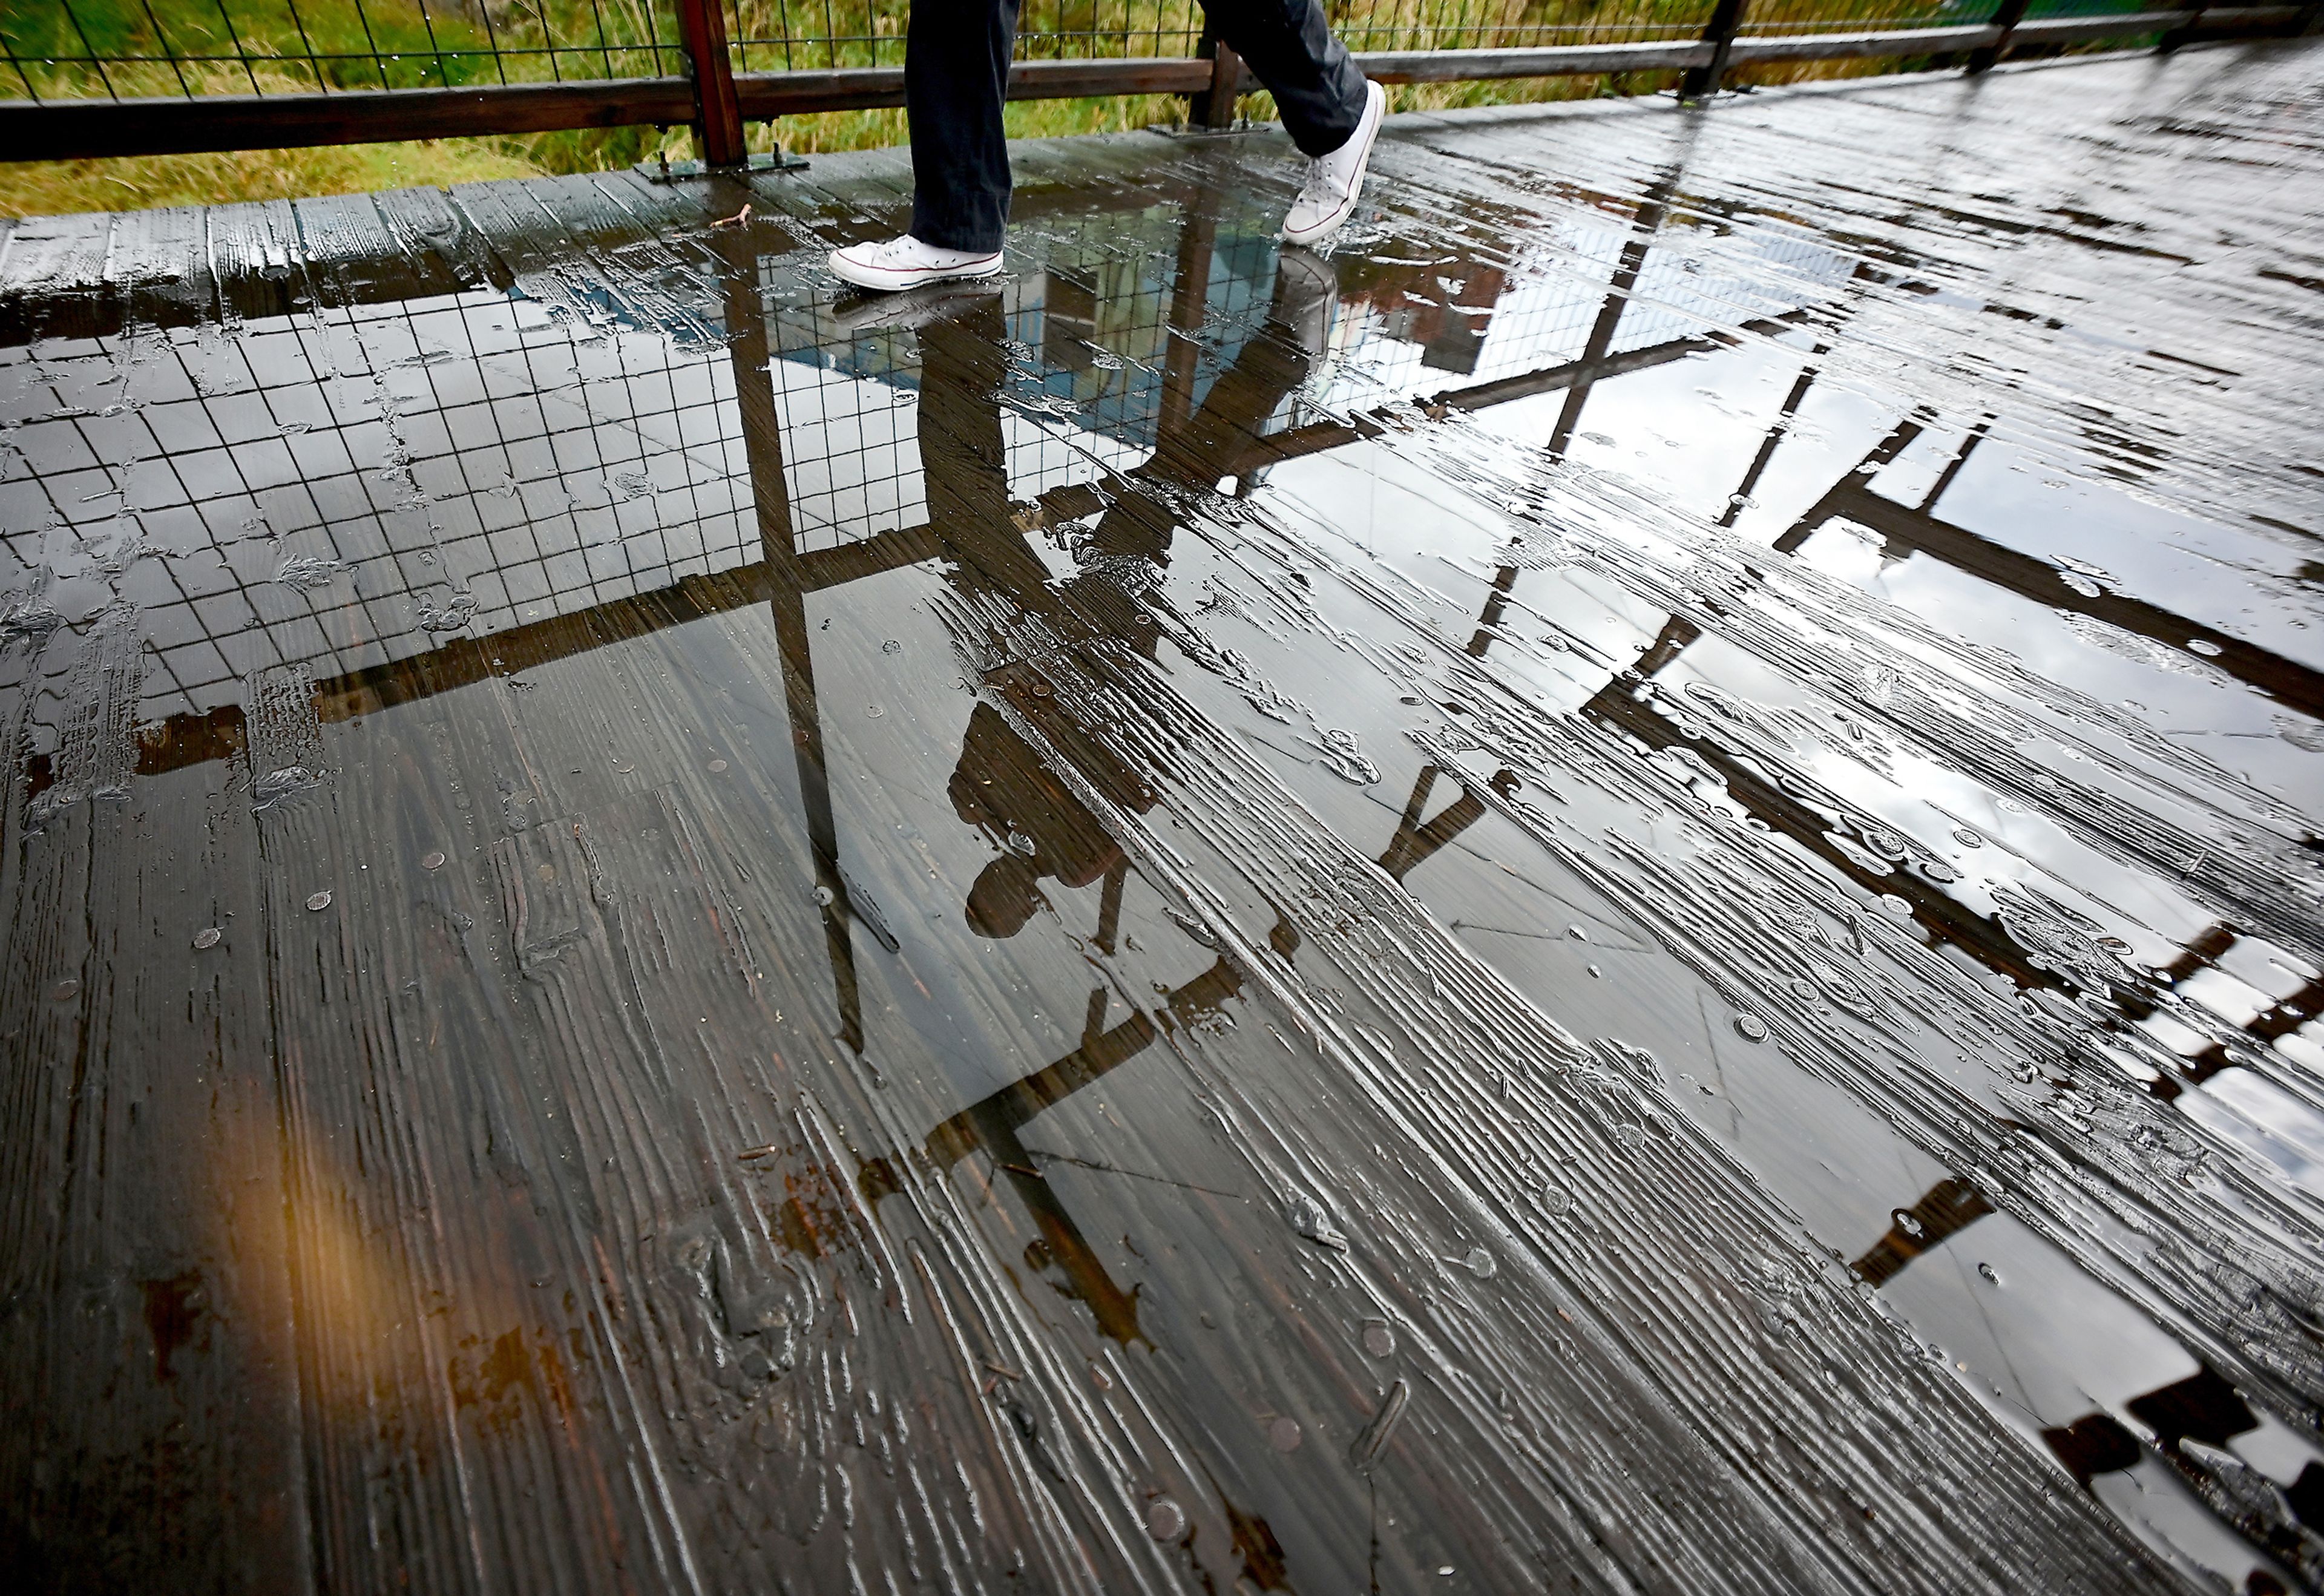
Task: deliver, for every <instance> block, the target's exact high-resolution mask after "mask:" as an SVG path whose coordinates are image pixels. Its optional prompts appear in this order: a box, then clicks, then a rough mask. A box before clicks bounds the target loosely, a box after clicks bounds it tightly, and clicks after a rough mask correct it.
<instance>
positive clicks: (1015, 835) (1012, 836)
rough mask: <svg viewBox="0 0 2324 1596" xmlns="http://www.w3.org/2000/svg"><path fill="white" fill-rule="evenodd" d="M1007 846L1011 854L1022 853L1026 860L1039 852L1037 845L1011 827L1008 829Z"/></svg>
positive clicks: (1038, 845)
mask: <svg viewBox="0 0 2324 1596" xmlns="http://www.w3.org/2000/svg"><path fill="white" fill-rule="evenodd" d="M1008 845H1009V851H1010V853H1022V854H1023V855H1024V856H1025V857H1026V858H1028V859H1030V858H1031V857H1032V856H1033V855H1034V854H1035V853H1038V852H1039V851H1040V844H1037V843H1036V842H1035V841H1034V840H1033V839H1032V838H1031V837H1028V836H1027V835H1025V834H1024V833H1023V832H1021V831H1019V830H1018V829H1017V828H1016V827H1015V826H1010V828H1009V844H1008Z"/></svg>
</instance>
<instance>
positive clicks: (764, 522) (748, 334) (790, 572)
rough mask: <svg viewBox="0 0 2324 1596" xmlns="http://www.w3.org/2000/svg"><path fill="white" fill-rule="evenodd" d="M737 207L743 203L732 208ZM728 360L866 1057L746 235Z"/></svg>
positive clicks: (819, 872) (821, 866) (836, 965)
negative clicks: (731, 371) (731, 366)
mask: <svg viewBox="0 0 2324 1596" xmlns="http://www.w3.org/2000/svg"><path fill="white" fill-rule="evenodd" d="M738 203H739V202H738ZM719 247H720V254H721V255H722V257H723V258H724V265H725V271H724V280H725V281H724V295H725V305H724V309H725V316H726V334H727V345H726V348H727V354H728V357H729V359H730V360H731V361H732V363H733V370H734V405H735V409H736V411H738V412H739V414H740V416H741V418H742V448H743V452H744V454H745V455H746V457H748V458H749V461H750V466H751V498H752V503H754V504H755V506H756V507H757V510H758V515H759V543H760V549H761V558H763V559H764V560H765V562H766V568H767V582H768V586H770V587H771V588H772V589H773V590H774V597H773V600H772V605H771V607H772V609H773V612H774V622H775V640H776V654H777V656H778V660H779V663H780V665H781V668H782V673H783V703H784V707H785V709H786V710H787V711H788V715H789V719H790V727H791V752H792V755H793V757H794V758H795V760H796V761H797V762H798V784H799V806H800V807H801V808H802V809H803V810H804V811H805V813H806V819H807V845H808V846H809V847H810V848H811V849H812V850H813V851H814V853H815V879H816V903H817V904H818V905H819V906H820V907H821V909H822V911H823V929H824V937H825V942H826V943H827V944H828V945H829V947H828V952H829V956H830V959H831V979H832V986H833V988H834V995H835V998H836V999H837V1001H838V1005H839V1035H840V1039H841V1040H842V1041H844V1042H845V1043H846V1044H847V1046H848V1047H851V1048H853V1050H854V1051H856V1052H858V1053H861V1052H862V1050H863V1001H862V995H861V993H860V992H858V991H857V988H856V983H855V944H854V938H853V935H852V932H851V929H850V927H852V925H853V918H854V911H853V905H851V904H850V903H849V901H848V897H847V882H846V881H845V879H844V877H843V876H842V875H841V874H840V871H839V831H838V826H837V823H836V822H835V820H834V819H833V817H832V812H831V772H830V770H828V769H827V768H826V767H825V764H824V757H823V717H822V715H821V713H820V711H819V710H818V708H817V706H816V694H815V654H814V647H813V642H812V639H811V635H810V633H809V632H808V630H807V582H806V577H805V574H804V573H803V572H802V571H801V570H800V568H799V560H798V539H797V536H796V534H795V533H794V531H793V530H792V526H791V501H790V489H789V486H788V484H787V483H786V482H785V481H784V479H783V438H782V420H781V418H780V416H779V415H778V414H777V413H776V411H775V376H774V371H775V364H774V359H773V355H772V351H771V349H770V346H769V344H768V340H767V318H766V310H765V307H764V305H763V304H762V302H761V300H760V297H759V253H758V251H757V250H756V249H754V248H752V246H751V244H750V243H749V239H748V230H747V229H745V230H742V231H740V232H735V233H733V234H731V235H728V237H727V238H726V240H725V241H724V242H723V243H722V244H721V245H720V246H719Z"/></svg>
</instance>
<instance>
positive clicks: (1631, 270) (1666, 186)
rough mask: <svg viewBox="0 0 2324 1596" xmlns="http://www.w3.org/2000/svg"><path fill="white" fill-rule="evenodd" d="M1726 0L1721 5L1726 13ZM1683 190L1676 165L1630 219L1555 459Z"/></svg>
mask: <svg viewBox="0 0 2324 1596" xmlns="http://www.w3.org/2000/svg"><path fill="white" fill-rule="evenodd" d="M1725 4H1726V0H1721V5H1722V8H1723V6H1724V5H1725ZM1677 187H1678V169H1677V168H1676V167H1675V166H1674V167H1673V168H1672V169H1671V170H1670V171H1667V172H1665V174H1664V175H1663V176H1662V177H1660V178H1658V179H1656V180H1655V184H1654V186H1653V187H1652V188H1650V189H1647V190H1646V198H1644V199H1641V200H1640V201H1639V202H1638V209H1637V215H1636V216H1634V217H1631V220H1630V236H1629V237H1628V239H1626V240H1625V241H1624V242H1623V244H1622V258H1621V259H1620V260H1618V261H1617V262H1616V263H1615V264H1614V275H1613V276H1612V277H1611V278H1609V280H1608V281H1607V283H1606V302H1605V303H1604V304H1603V305H1601V306H1600V307H1599V309H1598V319H1597V320H1596V321H1595V322H1593V323H1591V328H1590V341H1589V342H1588V343H1587V344H1585V345H1583V346H1582V359H1581V362H1580V364H1581V367H1582V380H1581V381H1579V382H1577V383H1574V384H1573V385H1572V387H1571V388H1568V389H1567V390H1566V391H1565V404H1564V406H1563V409H1561V410H1560V411H1558V414H1557V425H1556V426H1555V427H1554V428H1552V429H1550V434H1549V453H1550V457H1551V458H1552V459H1555V458H1558V457H1562V456H1563V454H1564V453H1565V450H1566V446H1568V445H1569V444H1571V443H1572V441H1573V429H1574V428H1576V427H1577V426H1579V425H1580V424H1581V422H1582V406H1583V405H1585V404H1588V403H1589V402H1590V384H1591V377H1590V375H1589V374H1590V373H1591V371H1593V370H1595V369H1596V368H1597V367H1598V366H1599V365H1600V364H1603V363H1604V362H1605V359H1606V356H1607V355H1609V354H1610V353H1611V352H1612V351H1613V347H1614V331H1615V329H1616V328H1618V327H1619V326H1621V323H1622V312H1623V310H1624V309H1627V308H1628V305H1629V303H1630V293H1631V291H1632V290H1634V289H1636V288H1637V286H1638V273H1639V272H1640V271H1642V270H1643V269H1644V268H1645V266H1646V246H1647V244H1649V243H1650V242H1651V241H1652V240H1653V238H1654V235H1655V233H1656V232H1657V231H1659V230H1660V229H1661V227H1662V225H1663V213H1664V212H1665V210H1666V209H1667V208H1669V205H1670V197H1671V193H1672V191H1673V190H1674V189H1676V188H1677Z"/></svg>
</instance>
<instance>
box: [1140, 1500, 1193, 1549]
mask: <svg viewBox="0 0 2324 1596" xmlns="http://www.w3.org/2000/svg"><path fill="white" fill-rule="evenodd" d="M1146 1533H1147V1534H1148V1535H1150V1536H1153V1537H1154V1538H1155V1539H1156V1540H1157V1541H1175V1540H1176V1539H1177V1538H1178V1537H1179V1536H1182V1535H1185V1533H1186V1509H1185V1508H1182V1507H1180V1506H1179V1505H1178V1504H1177V1503H1176V1502H1174V1501H1172V1500H1171V1499H1169V1498H1168V1497H1167V1496H1157V1497H1156V1498H1155V1499H1153V1500H1152V1501H1150V1502H1148V1503H1147V1504H1146Z"/></svg>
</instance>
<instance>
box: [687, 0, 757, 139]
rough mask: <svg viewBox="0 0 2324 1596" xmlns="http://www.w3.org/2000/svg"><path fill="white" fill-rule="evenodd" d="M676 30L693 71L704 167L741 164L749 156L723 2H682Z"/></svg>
mask: <svg viewBox="0 0 2324 1596" xmlns="http://www.w3.org/2000/svg"><path fill="white" fill-rule="evenodd" d="M678 35H679V37H680V39H681V40H683V41H684V42H685V45H686V59H687V61H688V63H690V64H691V66H692V67H693V69H694V105H695V118H696V120H695V124H694V137H695V141H696V143H698V144H699V145H700V146H701V150H702V164H703V165H705V166H708V167H722V166H741V165H743V164H744V163H746V162H747V161H749V160H750V159H751V152H750V150H749V149H748V147H747V146H745V145H744V144H743V143H742V105H741V103H740V102H739V101H737V100H736V99H735V97H734V63H733V61H732V60H729V59H728V56H727V53H726V13H725V10H724V5H723V0H678Z"/></svg>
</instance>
